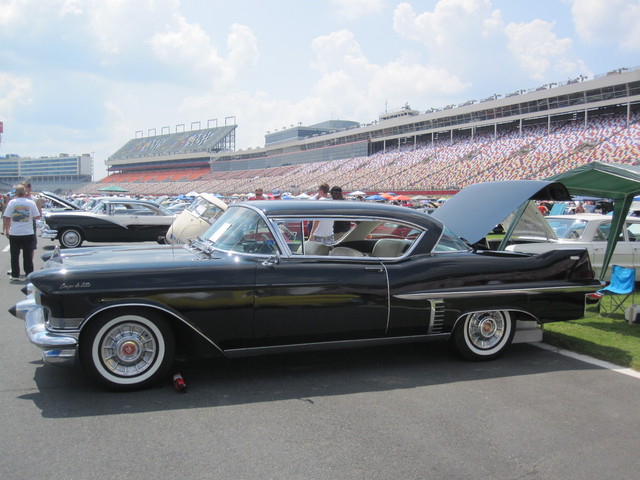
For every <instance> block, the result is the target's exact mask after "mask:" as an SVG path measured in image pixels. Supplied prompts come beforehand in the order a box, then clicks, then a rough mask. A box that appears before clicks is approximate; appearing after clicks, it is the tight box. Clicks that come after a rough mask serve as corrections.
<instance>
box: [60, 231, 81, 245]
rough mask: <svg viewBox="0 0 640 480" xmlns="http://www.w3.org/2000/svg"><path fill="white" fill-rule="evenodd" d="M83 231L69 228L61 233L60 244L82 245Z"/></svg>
mask: <svg viewBox="0 0 640 480" xmlns="http://www.w3.org/2000/svg"><path fill="white" fill-rule="evenodd" d="M83 240H84V238H83V237H82V232H81V231H80V230H78V229H76V228H67V229H65V230H63V231H62V233H61V234H60V246H61V247H63V248H75V247H79V246H80V245H82V241H83Z"/></svg>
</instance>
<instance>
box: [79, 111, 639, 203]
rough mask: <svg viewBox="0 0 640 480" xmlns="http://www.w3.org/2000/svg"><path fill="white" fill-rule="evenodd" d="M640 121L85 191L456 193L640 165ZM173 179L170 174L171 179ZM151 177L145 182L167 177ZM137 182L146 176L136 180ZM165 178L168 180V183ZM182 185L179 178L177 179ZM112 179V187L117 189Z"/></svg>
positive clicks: (485, 135) (593, 122)
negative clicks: (268, 188)
mask: <svg viewBox="0 0 640 480" xmlns="http://www.w3.org/2000/svg"><path fill="white" fill-rule="evenodd" d="M639 120H640V114H639V113H638V112H635V113H634V114H633V115H632V117H631V122H630V123H629V124H627V118H626V116H624V115H609V116H600V117H595V116H594V117H593V118H589V119H588V121H587V122H584V121H583V120H579V121H578V120H576V121H567V122H563V123H555V124H551V125H547V124H543V125H537V126H525V127H523V128H522V131H520V130H516V131H501V132H499V134H498V135H497V136H496V135H495V132H493V131H483V132H476V133H475V134H474V135H468V136H459V137H450V136H449V135H447V134H445V135H440V137H439V138H438V139H434V141H433V142H426V143H422V144H420V143H418V144H415V145H414V144H412V143H411V144H406V145H402V146H396V147H395V148H390V147H388V148H386V150H385V151H382V152H379V153H376V154H373V155H370V156H367V157H355V158H348V159H342V160H333V161H325V162H314V163H308V164H303V165H289V166H283V167H275V168H265V169H255V170H248V171H247V170H242V171H229V172H210V173H207V174H205V173H204V172H199V175H198V179H197V180H196V179H194V178H186V177H185V175H186V173H184V172H183V173H182V174H181V176H180V178H183V180H182V181H154V180H148V181H118V178H126V177H118V176H111V177H106V178H105V179H103V180H102V181H101V182H99V183H93V184H89V185H86V186H84V187H83V188H82V189H81V192H84V193H97V192H98V189H99V188H100V187H104V186H105V184H109V183H114V182H115V183H118V184H119V185H120V186H122V187H124V188H126V189H127V190H128V191H129V192H130V193H133V194H174V195H177V194H180V193H183V192H185V191H190V190H196V191H206V192H215V193H220V194H223V195H231V194H243V193H246V192H251V191H253V190H254V189H255V188H256V187H257V186H260V185H274V186H277V187H278V188H281V189H284V190H285V191H291V192H293V193H301V192H309V191H312V190H313V188H315V185H316V184H317V179H318V178H323V179H326V180H327V181H328V182H329V183H330V184H340V185H342V187H343V188H344V189H345V191H348V190H356V189H358V190H364V191H368V192H376V191H389V190H390V191H429V190H457V189H461V188H463V187H465V186H467V185H470V184H472V183H478V182H485V181H493V180H517V179H539V178H547V177H549V176H552V175H555V174H557V173H561V172H563V171H566V170H570V169H572V168H575V167H577V166H580V165H583V164H585V163H589V162H592V161H595V160H598V161H608V162H615V163H623V164H624V163H627V164H634V163H636V162H637V161H638V158H640V122H639ZM165 173H166V172H165ZM160 177H162V175H161V174H160V173H159V172H156V176H155V177H153V174H148V175H147V177H146V178H149V179H152V178H160ZM129 178H130V179H131V178H134V179H138V178H139V177H135V176H133V177H129ZM162 178H164V177H162ZM173 178H176V177H173ZM112 180H113V182H112Z"/></svg>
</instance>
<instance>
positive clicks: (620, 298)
mask: <svg viewBox="0 0 640 480" xmlns="http://www.w3.org/2000/svg"><path fill="white" fill-rule="evenodd" d="M635 291H636V269H635V268H627V267H621V266H620V265H613V266H612V267H611V281H610V283H609V285H607V286H606V287H604V288H602V289H600V290H598V293H599V294H600V295H602V296H603V297H602V299H601V300H600V309H599V311H600V315H601V316H603V317H605V316H610V315H612V314H613V313H614V312H616V311H620V312H621V313H622V314H623V315H624V302H626V301H627V299H628V298H629V297H632V296H633V298H635ZM605 298H607V299H608V306H607V305H605V303H606V302H605ZM603 312H604V313H603Z"/></svg>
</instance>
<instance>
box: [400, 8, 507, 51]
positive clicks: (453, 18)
mask: <svg viewBox="0 0 640 480" xmlns="http://www.w3.org/2000/svg"><path fill="white" fill-rule="evenodd" d="M500 22H501V20H500V12H499V11H498V10H492V6H491V1H490V0H440V1H439V2H438V3H437V4H436V6H435V8H434V10H433V11H432V12H429V11H426V12H422V13H416V12H415V11H414V10H413V7H412V6H411V5H410V4H409V3H401V4H399V5H398V6H397V7H396V9H395V11H394V14H393V26H394V29H395V30H396V32H397V33H398V34H400V35H403V36H404V37H406V38H408V39H411V40H415V41H418V42H420V43H422V44H423V45H424V46H425V47H426V48H427V49H428V50H430V51H432V52H436V51H437V50H439V49H442V48H445V50H449V48H452V47H453V46H456V45H458V46H462V47H463V48H464V49H465V50H467V51H469V52H472V51H473V50H475V48H474V47H475V46H476V43H475V42H470V41H469V40H470V39H476V41H477V39H478V38H482V37H486V36H488V35H489V34H490V32H491V31H492V30H494V29H495V28H496V25H499V24H500Z"/></svg>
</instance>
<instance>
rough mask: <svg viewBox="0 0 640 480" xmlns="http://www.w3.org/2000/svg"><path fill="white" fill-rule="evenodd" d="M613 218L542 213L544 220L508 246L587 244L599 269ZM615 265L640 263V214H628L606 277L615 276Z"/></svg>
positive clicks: (539, 248)
mask: <svg viewBox="0 0 640 480" xmlns="http://www.w3.org/2000/svg"><path fill="white" fill-rule="evenodd" d="M612 218H613V217H612V216H611V215H600V214H597V213H578V214H575V215H550V216H546V217H542V220H541V222H540V223H541V224H537V225H536V226H535V227H531V228H530V229H529V231H528V233H527V235H516V236H514V241H516V242H517V243H515V244H513V245H509V246H508V247H506V250H508V251H512V252H526V253H542V252H547V251H549V250H554V249H562V248H567V249H573V248H585V249H586V250H587V251H588V252H589V257H590V259H591V264H592V265H593V267H594V268H595V269H596V272H598V273H599V272H600V270H601V269H602V264H603V261H604V254H605V251H606V249H607V241H608V240H609V231H610V230H611V220H612ZM532 224H533V222H532ZM536 233H537V235H536ZM612 265H620V266H623V267H631V268H639V267H640V218H638V217H628V218H627V219H626V220H625V225H624V228H623V229H622V232H621V233H620V236H619V237H618V242H617V243H616V247H615V250H614V251H613V256H612V257H611V261H610V262H609V267H608V268H607V272H606V273H605V275H604V277H603V278H604V279H605V280H608V279H609V278H610V277H611V266H612Z"/></svg>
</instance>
